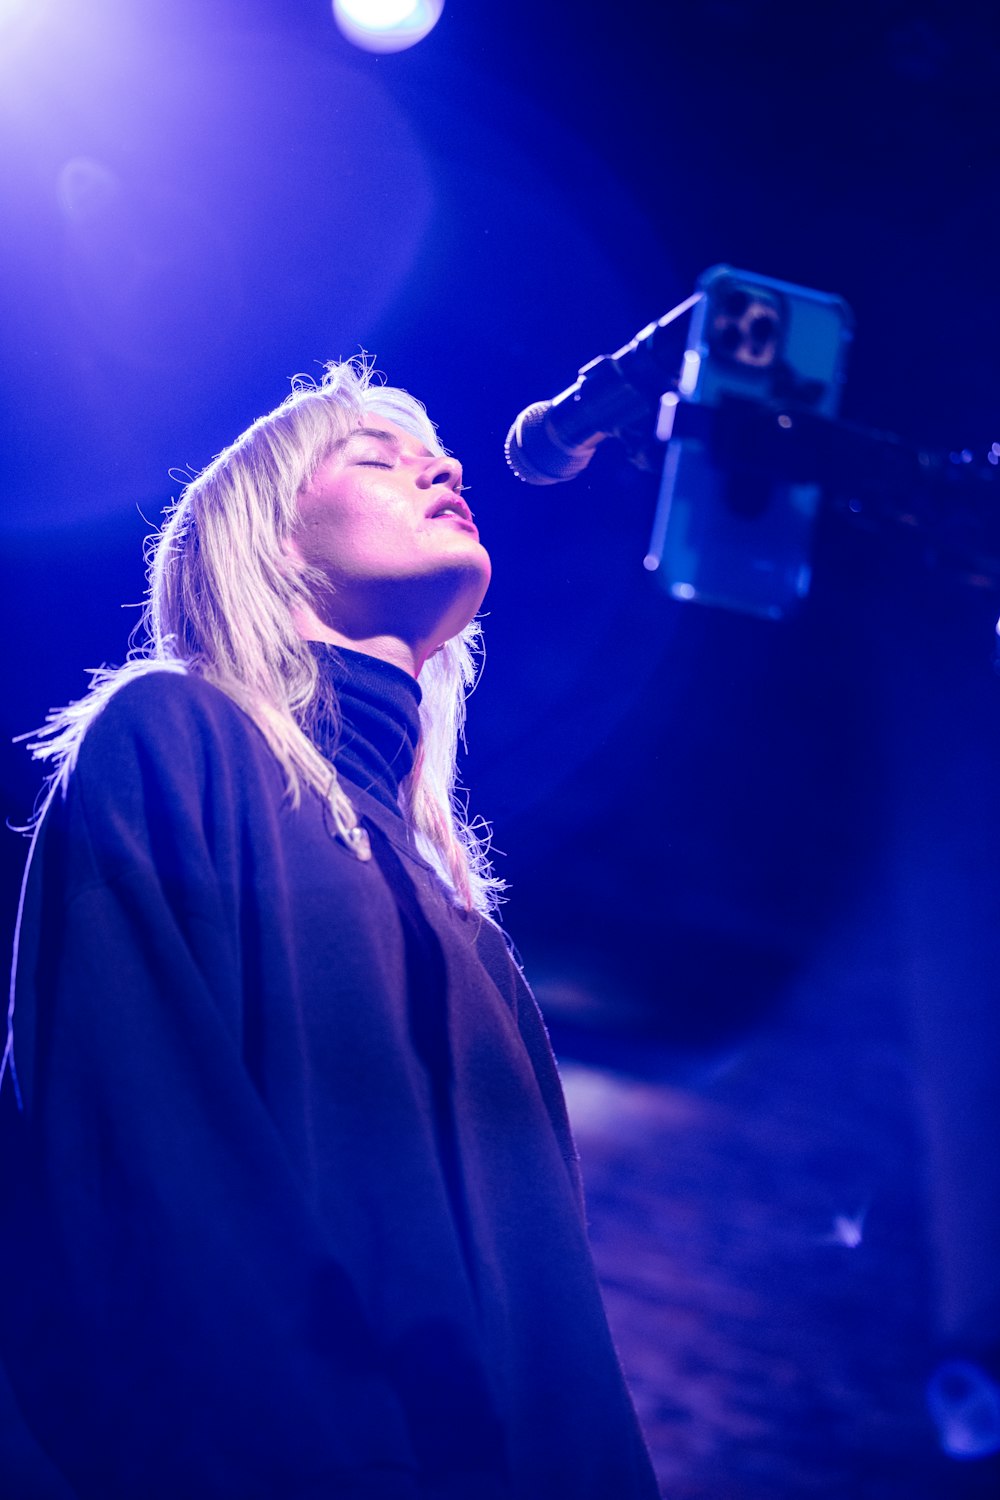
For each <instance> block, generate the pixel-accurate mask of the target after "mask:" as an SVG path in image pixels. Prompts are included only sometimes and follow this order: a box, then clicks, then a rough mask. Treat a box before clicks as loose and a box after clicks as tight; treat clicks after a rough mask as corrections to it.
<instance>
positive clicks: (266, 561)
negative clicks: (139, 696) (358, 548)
mask: <svg viewBox="0 0 1000 1500" xmlns="http://www.w3.org/2000/svg"><path fill="white" fill-rule="evenodd" d="M369 413H371V414H376V415H379V416H381V417H383V418H386V419H388V420H390V421H392V422H395V423H396V424H397V425H398V426H399V427H401V428H402V429H403V430H404V431H406V432H408V433H410V434H411V435H412V436H414V437H416V438H417V439H418V440H419V441H420V442H421V443H423V444H424V445H425V446H426V447H427V448H428V449H429V451H430V452H432V453H434V454H439V455H442V456H443V455H444V453H445V449H444V448H443V447H442V445H441V442H440V440H439V438H438V436H437V431H436V429H435V427H434V425H433V423H432V422H431V421H430V418H429V417H428V415H427V412H426V410H425V409H424V407H423V405H422V404H421V403H420V402H419V401H418V400H416V398H415V397H413V396H410V395H408V394H407V392H405V391H401V390H398V389H395V388H394V387H392V386H387V385H383V384H380V383H379V381H378V380H377V379H376V378H373V375H372V371H371V368H370V366H369V364H368V363H367V362H366V361H364V360H352V361H347V362H344V363H333V364H330V365H328V366H327V367H326V373H325V375H324V377H323V378H322V380H320V381H318V382H317V381H315V380H312V379H310V378H308V377H303V376H299V377H296V379H295V380H294V381H293V385H292V393H291V395H289V396H288V397H287V399H286V400H285V401H283V402H282V404H281V405H280V406H279V407H277V408H276V409H275V410H274V411H272V412H270V413H269V414H268V415H267V416H264V417H261V418H260V419H259V420H258V421H256V422H254V424H253V426H252V427H249V428H248V429H247V431H246V432H244V433H243V434H242V436H240V437H238V438H237V439H236V441H235V442H234V443H233V444H232V445H231V446H230V447H228V448H226V449H225V450H224V451H223V452H222V453H220V454H219V455H218V457H217V458H215V459H214V460H213V461H212V462H211V463H210V464H209V465H208V467H207V468H205V469H204V470H203V471H202V473H200V474H199V475H198V476H197V477H196V478H194V479H192V480H191V481H190V483H189V484H187V485H186V487H185V488H184V490H183V492H182V493H181V495H180V496H179V498H178V499H177V501H176V503H175V504H174V505H173V506H172V507H171V508H170V510H169V511H168V512H167V515H166V519H165V522H164V525H163V527H162V529H161V530H160V532H159V533H158V534H157V536H156V537H154V538H152V539H151V544H150V548H149V554H148V561H149V590H148V595H147V601H146V605H145V609H144V612H143V616H142V619H141V621H140V625H139V627H138V629H137V632H136V636H137V643H136V645H135V646H134V648H133V650H132V652H131V653H130V656H129V659H128V660H127V661H126V662H125V664H124V665H123V666H121V667H118V668H114V669H111V670H107V669H102V670H101V671H99V672H97V673H95V674H94V677H93V681H92V683H91V687H90V691H89V692H88V693H87V695H86V696H85V697H84V698H82V699H80V700H79V701H78V702H76V703H72V704H70V705H69V706H68V707H67V708H64V709H60V710H57V711H55V712H53V713H52V714H50V716H49V718H48V720H47V721H46V725H45V727H44V728H43V729H42V730H41V731H40V732H39V735H38V737H37V738H36V739H35V740H34V742H33V743H31V744H30V746H29V748H30V749H31V750H32V752H33V754H34V755H35V756H36V758H38V759H42V760H48V761H49V762H50V763H51V764H52V766H53V775H52V783H51V785H52V792H53V793H54V791H55V790H56V788H57V787H58V786H59V785H60V784H64V783H65V778H66V777H67V776H68V775H69V772H70V771H71V770H72V768H73V765H74V764H75V762H76V757H77V754H78V751H79V747H80V743H81V741H82V739H83V736H84V734H85V733H86V730H87V727H88V725H89V724H90V723H91V722H92V721H93V719H94V718H95V717H96V715H97V714H98V713H99V712H100V711H101V709H102V708H103V707H104V705H105V704H106V703H107V701H108V699H109V698H110V697H111V695H112V694H113V693H114V692H116V691H117V689H118V688H119V687H121V686H122V685H123V683H125V682H126V681H128V680H130V679H131V678H133V677H136V676H138V675H140V674H142V673H145V672H149V671H154V670H163V669H167V670H174V671H184V672H190V673H193V674H196V675H197V676H199V677H202V678H205V679H206V680H207V681H209V682H212V683H214V684H215V686H216V687H218V688H220V689H221V690H222V691H223V692H224V693H226V694H228V696H229V697H230V698H232V699H233V700H234V702H236V703H237V704H239V706H240V707H241V708H242V709H243V710H244V711H245V712H246V713H247V714H248V715H249V716H250V718H252V719H253V720H254V722H255V723H256V724H257V725H258V727H259V728H260V730H261V732H262V734H263V735H264V737H265V739H266V741H267V743H268V745H269V746H270V748H271V750H272V751H273V752H274V754H275V756H276V757H277V759H278V761H279V762H280V764H281V767H282V770H283V772H284V777H285V783H286V787H287V791H288V795H289V798H290V800H291V801H292V803H293V805H296V806H297V805H298V804H299V802H300V800H301V797H302V793H303V791H304V790H305V791H307V792H308V793H309V794H314V795H315V796H317V797H318V798H320V800H321V801H322V802H324V803H325V804H326V805H327V806H328V807H329V810H330V813H331V816H332V821H333V824H334V828H335V830H336V833H337V834H338V836H340V837H341V838H343V840H344V841H345V842H346V843H347V845H348V847H350V848H352V849H353V850H354V851H355V852H356V853H357V854H358V855H359V857H366V852H367V844H366V839H365V838H364V836H363V834H362V833H361V831H360V827H359V823H358V818H357V813H356V811H355V809H354V807H353V805H352V803H351V800H350V796H349V794H348V793H347V792H346V791H345V789H344V787H343V785H342V784H341V782H340V781H339V779H338V777H337V775H336V772H335V771H334V769H333V767H332V766H331V764H330V762H329V761H327V760H326V759H325V758H324V757H323V756H322V755H321V754H320V752H319V751H318V750H317V749H316V746H315V745H314V744H313V742H312V740H311V739H310V738H309V734H308V729H309V726H310V723H311V722H312V720H313V718H314V716H315V714H316V712H317V710H318V707H319V699H320V695H321V692H322V688H321V682H320V675H319V672H318V668H317V663H316V659H315V657H314V655H313V653H312V651H311V650H310V649H309V646H308V644H307V643H306V642H305V641H304V640H302V639H301V637H300V636H299V635H298V633H297V631H296V629H295V627H294V624H293V612H294V611H295V609H296V607H297V606H301V605H303V604H306V603H308V602H309V600H310V589H311V586H312V582H313V580H311V578H310V574H309V570H308V569H304V568H302V567H301V565H300V566H298V567H296V566H294V565H293V564H291V563H290V559H289V553H288V551H287V550H286V547H285V543H286V542H287V539H288V538H289V536H290V535H291V533H292V531H293V529H294V526H295V522H296V518H297V511H298V496H299V493H300V491H301V490H302V489H303V487H304V486H306V485H308V484H309V482H310V481H311V480H312V479H313V477H314V475H315V474H316V471H317V469H318V468H319V467H320V465H321V464H322V463H323V462H324V460H325V459H326V458H327V457H328V456H329V454H330V452H331V450H332V448H333V446H334V444H335V443H337V442H338V441H340V440H341V439H343V438H344V437H346V436H347V434H348V433H349V432H350V431H352V430H353V429H354V428H355V427H357V426H358V425H360V424H361V423H362V421H363V418H364V417H365V415H366V414H369ZM479 646H480V628H479V625H478V623H477V622H475V621H473V623H472V624H470V625H468V626H467V627H466V629H465V630H463V631H462V633H461V635H458V636H456V637H455V638H454V639H453V640H451V641H448V642H447V643H446V644H445V645H443V646H441V647H440V648H439V649H438V650H437V651H436V652H435V653H434V655H433V656H431V657H430V658H429V659H428V661H427V662H426V664H425V665H424V668H423V670H422V672H421V674H420V687H421V690H422V701H421V705H420V741H419V745H418V749H417V755H416V760H415V763H414V767H413V770H412V772H411V773H410V775H409V776H408V777H407V778H406V780H405V782H404V783H403V786H402V788H401V802H402V806H403V811H404V814H405V816H406V817H407V819H408V821H409V822H410V824H411V827H412V829H413V832H414V837H415V840H416V842H417V845H418V847H419V849H420V852H421V853H422V854H423V855H424V857H425V858H426V859H427V860H428V861H429V863H430V864H431V865H432V866H433V867H434V868H435V869H436V870H437V871H438V873H439V875H440V876H441V877H442V879H443V880H444V881H445V883H446V885H447V886H448V887H449V888H450V890H451V891H452V893H453V895H454V897H455V899H456V900H457V902H458V903H459V904H461V905H463V906H466V907H467V908H469V909H474V910H478V911H480V912H483V913H488V912H489V911H490V910H491V909H492V908H493V907H494V906H495V904H496V900H497V898H498V895H499V892H500V890H501V889H502V886H503V882H502V881H500V880H498V879H497V878H496V876H494V875H493V873H492V870H491V867H490V862H489V857H488V839H487V837H486V833H485V830H484V829H483V827H482V825H477V824H473V823H470V822H469V820H468V817H467V815H466V813H465V810H464V808H463V806H462V804H461V801H460V800H459V798H458V796H457V794H456V754H457V748H458V741H459V739H460V738H461V737H462V735H463V731H464V724H465V700H466V696H467V694H468V692H469V691H470V689H471V687H472V685H473V683H474V680H475V675H476V662H477V654H478V651H479ZM327 691H329V690H327ZM325 707H326V708H327V709H328V710H329V709H330V708H331V707H332V708H333V709H334V711H336V708H337V705H336V704H332V705H331V704H330V703H329V701H327V702H326V703H325Z"/></svg>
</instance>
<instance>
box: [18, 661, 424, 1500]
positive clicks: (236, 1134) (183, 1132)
mask: <svg viewBox="0 0 1000 1500" xmlns="http://www.w3.org/2000/svg"><path fill="white" fill-rule="evenodd" d="M119 700H120V701H119ZM250 803H253V804H254V805H255V806H256V807H258V808H259V809H267V810H269V811H268V812H267V813H266V816H268V817H273V818H278V817H279V816H280V815H281V787H280V776H279V772H278V768H277V765H276V764H275V763H274V761H273V758H272V757H271V756H270V755H268V754H267V753H266V752H265V751H264V750H263V744H262V741H261V740H260V737H259V735H258V734H257V731H256V729H255V728H254V726H253V725H252V724H251V723H250V721H249V720H247V719H246V718H245V716H243V715H242V714H241V713H240V711H239V710H238V709H236V708H235V707H234V705H232V704H231V703H230V702H229V701H228V700H227V699H225V698H224V697H223V696H222V695H221V694H219V693H217V692H216V691H215V690H214V689H211V688H209V687H208V686H207V685H205V684H203V683H195V682H191V681H190V680H188V679H184V678H181V677H178V676H176V675H175V674H167V673H156V674H155V676H151V677H148V678H146V679H142V680H140V681H138V682H136V683H133V684H131V685H130V686H128V687H126V688H123V689H122V690H121V691H120V692H119V694H118V695H117V696H116V698H113V699H112V700H111V702H110V704H109V705H108V706H107V707H106V708H105V709H104V711H103V712H102V714H101V716H100V717H99V718H98V720H97V721H96V722H95V723H94V724H93V725H92V727H91V728H90V730H89V731H88V733H87V735H86V738H85V740H84V743H83V746H82V749H81V753H80V757H79V761H78V764H77V766H76V769H75V770H74V772H73V774H72V776H71V778H70V781H69V785H68V788H67V789H66V790H65V794H58V795H57V796H56V798H55V799H54V800H53V802H52V804H51V805H50V807H49V809H48V811H47V813H46V815H45V819H44V822H43V826H42V829H41V831H40V834H39V836H38V838H37V840H36V848H35V852H34V857H33V860H32V862H31V868H30V871H29V875H28V877H27V884H26V893H25V902H24V910H23V915H22V922H21V934H20V951H19V959H18V967H17V983H16V1009H15V1013H14V1039H15V1058H16V1062H17V1070H18V1081H19V1084H20V1091H21V1107H20V1108H17V1107H16V1104H15V1101H14V1098H13V1091H12V1090H10V1089H9V1088H6V1087H5V1088H4V1090H3V1095H4V1097H3V1098H2V1099H0V1117H2V1136H3V1139H2V1144H0V1156H2V1159H3V1166H2V1169H0V1170H2V1173H3V1181H2V1187H3V1200H2V1201H4V1202H5V1203H6V1205H7V1211H6V1213H5V1221H6V1227H5V1230H4V1233H3V1235H2V1237H0V1239H2V1247H0V1256H2V1261H0V1269H2V1274H3V1280H2V1289H3V1303H2V1308H3V1315H2V1318H0V1337H2V1340H3V1350H2V1355H3V1358H4V1361H5V1363H6V1366H7V1370H8V1372H9V1376H10V1380H11V1384H12V1386H13V1387H14V1389H15V1391H16V1395H17V1400H18V1404H19V1406H20V1408H21V1410H22V1412H23V1413H24V1416H25V1418H26V1419H27V1421H28V1424H29V1426H30V1427H31V1430H32V1432H33V1433H34V1435H35V1437H36V1438H37V1440H38V1442H39V1443H40V1445H41V1446H42V1448H43V1449H44V1450H45V1451H46V1453H47V1454H48V1455H49V1456H50V1458H52V1459H53V1460H54V1462H55V1463H56V1464H57V1466H58V1467H59V1469H60V1470H61V1471H62V1473H63V1474H65V1475H66V1476H67V1478H68V1479H69V1481H70V1482H71V1483H72V1485H73V1486H74V1488H75V1490H76V1492H77V1493H78V1494H79V1495H81V1496H88V1497H89V1496H91V1495H95V1496H96V1495H100V1496H101V1497H102V1500H117V1497H121V1500H124V1497H126V1496H128V1497H135V1496H137V1495H142V1496H143V1497H144V1500H157V1497H160V1496H163V1497H164V1500H166V1497H170V1500H176V1497H177V1496H178V1495H182V1494H185V1495H190V1496H193V1497H200V1496H202V1495H204V1496H206V1497H209V1496H210V1497H220V1500H221V1497H227V1500H228V1497H230V1496H239V1497H240V1500H255V1497H260V1500H271V1497H274V1500H277V1497H279V1496H280V1497H281V1500H300V1497H301V1500H313V1497H317V1500H318V1497H320V1496H323V1497H324V1500H332V1497H333V1496H337V1497H338V1500H339V1497H341V1496H345V1497H347V1496H349V1497H355V1496H357V1497H359V1500H360V1497H366V1500H367V1497H376V1496H378V1497H383V1496H384V1497H392V1500H402V1497H407V1500H409V1497H411V1496H416V1495H418V1494H422V1493H423V1491H422V1490H421V1488H420V1485H419V1481H418V1479H417V1477H416V1474H415V1465H414V1462H413V1457H412V1450H411V1447H410V1443H409V1437H408V1434H407V1431H406V1424H405V1421H404V1418H403V1415H402V1413H401V1409H400V1406H399V1403H398V1402H397V1400H396V1397H395V1395H394V1393H393V1391H392V1388H391V1383H390V1381H389V1380H388V1379H387V1377H386V1376H385V1374H384V1371H383V1369H382V1367H381V1362H380V1358H379V1352H378V1345H377V1340H376V1339H375V1337H374V1335H373V1333H372V1330H371V1329H370V1328H369V1327H368V1326H367V1324H366V1321H365V1314H364V1311H363V1309H362V1307H361V1305H360V1303H359V1300H358V1297H357V1295H356V1292H355V1289H354V1287H353V1286H352V1285H351V1282H350V1279H349V1277H348V1276H347V1274H346V1272H345V1270H344V1269H343V1267H341V1266H339V1265H338V1264H337V1263H336V1260H335V1259H334V1258H333V1257H332V1256H331V1254H330V1252H329V1250H328V1248H327V1247H326V1246H325V1244H324V1241H323V1236H322V1233H321V1231H320V1228H319V1226H318V1224H317V1222H316V1220H315V1218H314V1216H313V1214H312V1213H311V1211H310V1204H309V1202H308V1201H307V1195H306V1194H305V1192H304V1190H303V1188H302V1186H301V1185H300V1183H299V1181H298V1180H297V1178H296V1174H295V1170H294V1166H293V1163H292V1160H291V1157H290V1156H289V1155H288V1153H287V1152H286V1149H285V1146H284V1143H283V1141H282V1139H281V1136H280V1134H279V1132H278V1130H277V1129H276V1127H275V1125H274V1123H273V1122H272V1120H271V1118H270V1116H269V1114H268V1111H267V1108H266V1102H265V1101H264V1100H263V1099H262V1097H261V1095H260V1093H259V1092H258V1089H257V1087H255V1084H254V1080H253V1078H252V1076H251V1073H250V1071H249V1069H248V1067H247V1066H246V1065H245V1062H244V1056H245V1053H244V1047H245V1037H244V1016H243V1006H242V999H241V992H242V972H243V964H244V962H245V959H244V954H243V951H242V945H241V928H242V923H243V920H244V911H243V908H244V903H245V901H246V900H247V899H248V891H249V888H250V883H251V882H252V879H253V870H252V868H251V869H248V868H247V862H248V859H249V858H250V856H249V855H248V850H247V835H246V819H245V816H244V810H245V808H246V807H247V806H248V805H249V804H250ZM262 816H263V814H262ZM346 1149H348V1150H350V1149H355V1150H356V1149H357V1143H346ZM8 1490H9V1491H10V1492H11V1493H17V1486H16V1484H14V1485H13V1487H12V1488H11V1487H10V1486H9V1485H5V1486H4V1492H5V1493H6V1492H8Z"/></svg>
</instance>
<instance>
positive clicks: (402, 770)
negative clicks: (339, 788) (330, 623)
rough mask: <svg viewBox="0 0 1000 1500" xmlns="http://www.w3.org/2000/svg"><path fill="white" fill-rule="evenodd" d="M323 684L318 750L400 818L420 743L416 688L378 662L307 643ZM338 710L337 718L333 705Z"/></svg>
mask: <svg viewBox="0 0 1000 1500" xmlns="http://www.w3.org/2000/svg"><path fill="white" fill-rule="evenodd" d="M309 647H310V650H311V651H312V653H313V655H314V656H315V657H316V661H317V663H318V665H319V669H320V675H321V679H322V689H323V690H322V691H321V693H320V697H319V699H318V701H319V703H320V704H321V705H324V706H323V707H321V708H320V710H319V712H318V714H317V716H316V720H315V722H314V723H313V724H312V726H311V733H312V738H313V740H314V741H315V743H316V745H317V748H318V749H319V750H320V751H321V752H322V753H323V755H325V756H326V758H327V760H330V761H332V762H333V763H334V765H335V766H336V768H337V770H338V771H339V772H340V773H341V775H343V776H345V777H346V778H347V779H348V780H349V781H353V782H354V784H355V786H359V787H361V789H362V790H363V791H366V792H369V793H370V794H371V796H373V797H374V798H375V799H376V801H377V802H380V803H381V804H382V806H383V807H387V808H389V810H390V811H391V812H395V813H398V812H399V785H400V782H401V781H403V779H404V778H405V777H406V776H408V775H409V773H410V772H411V771H412V769H413V760H414V756H415V755H416V753H417V741H418V739H419V738H420V714H419V708H420V687H419V685H418V683H417V681H416V679H415V678H414V677H411V676H410V674H409V673H408V672H404V671H403V670H402V668H400V667H394V666H393V665H392V663H391V662H387V661H382V659H381V658H380V657H377V656H365V655H364V654H363V653H362V652H360V651H349V650H347V649H346V647H343V646H330V645H327V644H326V643H325V642H321V641H310V642H309ZM338 704H339V713H338V711H337V705H338Z"/></svg>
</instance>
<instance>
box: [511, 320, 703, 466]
mask: <svg viewBox="0 0 1000 1500" xmlns="http://www.w3.org/2000/svg"><path fill="white" fill-rule="evenodd" d="M702 296H703V293H701V292H695V293H694V294H693V295H692V296H690V297H688V298H687V299H686V300H685V301H684V302H681V303H680V304H679V305H678V306H677V307H674V308H671V310H670V312H668V313H665V314H664V315H663V317H662V318H659V319H658V320H657V321H656V322H655V323H649V324H647V326H646V327H645V328H643V329H641V330H640V331H639V332H638V333H637V334H636V336H635V338H634V339H632V341H631V342H630V343H628V344H625V345H624V346H623V347H622V348H621V349H619V350H618V351H617V352H616V353H615V354H608V355H600V356H599V357H598V358H597V359H592V360H591V361H590V363H589V364H586V365H584V366H583V369H582V370H581V371H580V373H579V375H578V376H577V378H576V380H575V381H574V383H573V384H572V385H571V386H569V387H568V388H567V389H566V390H565V391H560V393H559V395H558V396H553V398H552V400H551V401H536V402H535V403H534V405H533V406H528V407H525V409H524V411H522V412H521V413H520V415H519V416H518V417H517V418H515V420H514V423H513V425H512V427H511V429H510V431H509V432H508V434H507V441H506V442H505V443H504V453H505V454H506V456H507V462H508V464H509V465H510V467H511V468H512V469H513V471H514V473H515V474H516V475H517V477H518V479H523V480H524V482H525V483H526V484H559V483H561V482H562V481H563V480H566V479H575V478H576V476H577V474H579V473H581V472H582V471H583V470H584V469H585V468H586V467H587V465H588V464H589V463H590V460H591V459H592V458H593V456H594V450H595V449H596V447H597V445H598V443H601V442H603V441H604V439H605V438H607V437H621V436H622V434H623V432H624V430H625V429H627V428H629V427H632V426H633V425H634V424H635V423H637V422H641V421H642V420H643V418H645V417H647V416H648V415H649V414H650V413H652V412H655V411H656V410H657V408H658V406H659V402H660V397H661V396H662V395H663V393H664V391H666V390H667V389H669V387H670V386H671V384H673V381H674V376H672V375H668V374H667V373H666V371H665V361H664V355H663V350H662V342H663V341H662V339H661V338H660V334H661V333H662V331H663V330H664V329H665V328H667V327H669V325H670V324H671V323H673V322H674V320H675V319H676V318H679V317H682V316H683V314H684V313H686V312H689V311H690V310H691V308H692V307H694V305H695V303H696V302H699V301H700V300H701V297H702Z"/></svg>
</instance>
